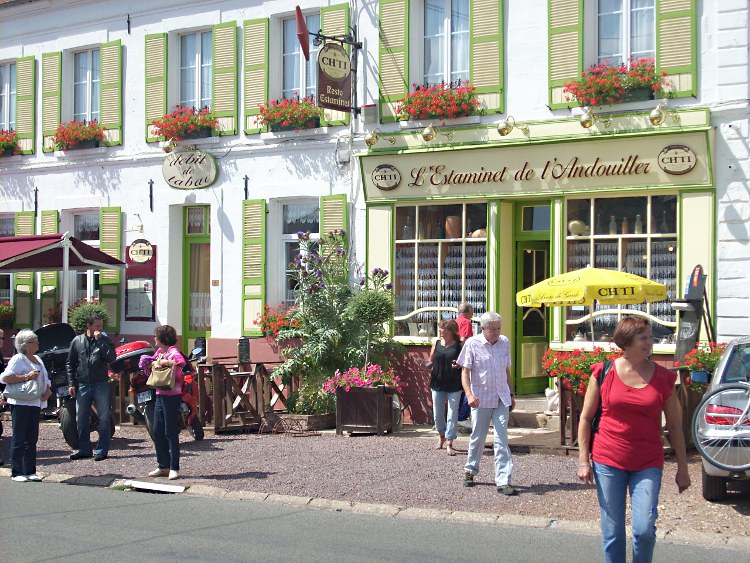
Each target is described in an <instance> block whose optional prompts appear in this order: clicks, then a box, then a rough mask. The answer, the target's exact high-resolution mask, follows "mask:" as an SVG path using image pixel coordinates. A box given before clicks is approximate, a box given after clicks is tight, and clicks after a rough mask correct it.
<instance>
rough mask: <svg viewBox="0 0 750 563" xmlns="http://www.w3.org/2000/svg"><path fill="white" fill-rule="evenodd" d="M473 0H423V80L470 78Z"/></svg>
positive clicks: (426, 81)
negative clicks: (471, 3)
mask: <svg viewBox="0 0 750 563" xmlns="http://www.w3.org/2000/svg"><path fill="white" fill-rule="evenodd" d="M469 6H470V0H424V8H423V17H422V37H423V38H424V41H423V49H422V65H421V66H422V84H425V85H428V84H429V85H432V84H439V83H441V82H454V83H455V82H459V81H467V80H469Z"/></svg>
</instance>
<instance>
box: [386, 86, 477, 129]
mask: <svg viewBox="0 0 750 563" xmlns="http://www.w3.org/2000/svg"><path fill="white" fill-rule="evenodd" d="M415 87H416V88H415V90H414V92H411V93H409V94H407V96H406V97H405V98H404V99H403V100H401V101H400V102H399V104H398V107H397V108H396V113H397V115H398V118H399V119H402V120H408V119H454V118H456V117H464V116H467V115H471V114H472V113H474V112H476V110H477V108H478V107H479V100H478V99H477V98H476V93H475V92H476V88H475V87H474V86H471V85H470V84H469V83H468V82H467V81H458V82H455V83H454V82H448V83H445V82H441V83H440V84H434V85H432V86H430V85H426V86H417V85H416V84H415Z"/></svg>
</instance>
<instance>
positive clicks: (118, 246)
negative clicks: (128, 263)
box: [99, 207, 124, 332]
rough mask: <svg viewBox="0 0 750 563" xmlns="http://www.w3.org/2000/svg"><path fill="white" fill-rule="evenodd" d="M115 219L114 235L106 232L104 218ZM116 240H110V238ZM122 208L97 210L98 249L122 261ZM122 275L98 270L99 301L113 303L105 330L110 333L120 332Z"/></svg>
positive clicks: (107, 224)
mask: <svg viewBox="0 0 750 563" xmlns="http://www.w3.org/2000/svg"><path fill="white" fill-rule="evenodd" d="M113 216H114V217H116V223H117V224H116V225H115V226H114V233H113V232H109V231H108V227H109V221H105V217H110V218H111V217H113ZM113 237H114V238H116V240H110V239H112V238H113ZM122 238H123V232H122V208H121V207H101V208H99V248H100V249H101V250H102V251H104V252H107V254H109V255H110V256H114V257H115V258H117V259H118V260H121V259H122ZM123 277H124V276H123V273H122V272H121V270H116V269H105V268H102V269H101V270H99V293H100V295H99V300H100V301H105V300H107V301H113V302H114V312H113V311H110V315H111V317H112V318H110V320H109V323H108V324H107V325H106V326H105V328H106V329H107V330H108V331H110V332H120V320H121V312H122V287H123Z"/></svg>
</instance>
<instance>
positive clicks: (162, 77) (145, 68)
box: [143, 33, 169, 143]
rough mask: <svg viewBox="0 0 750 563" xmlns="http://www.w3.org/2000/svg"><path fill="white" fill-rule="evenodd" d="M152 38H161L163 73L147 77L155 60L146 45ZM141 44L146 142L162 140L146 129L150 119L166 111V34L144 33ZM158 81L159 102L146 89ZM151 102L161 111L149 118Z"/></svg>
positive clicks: (167, 47) (167, 44) (164, 113)
mask: <svg viewBox="0 0 750 563" xmlns="http://www.w3.org/2000/svg"><path fill="white" fill-rule="evenodd" d="M154 39H161V40H162V48H161V53H160V54H161V59H162V62H161V64H162V68H163V69H164V74H160V75H158V76H155V77H152V78H149V77H148V74H149V72H148V71H149V67H150V66H151V65H152V64H154V62H155V61H153V60H150V59H149V58H148V49H147V45H148V42H149V40H154ZM143 45H144V49H143V59H144V65H143V83H144V86H145V92H144V96H143V99H144V109H145V115H146V142H147V143H154V142H156V141H163V140H165V139H164V137H150V136H149V134H148V132H149V131H148V130H149V125H151V121H152V120H153V119H158V118H159V117H161V116H162V115H166V113H167V74H168V68H167V65H168V60H169V59H168V57H167V54H168V49H169V41H168V35H167V34H166V33H152V34H149V35H146V37H145V38H144V43H143ZM158 54H159V53H157V56H158ZM159 83H161V84H162V97H161V101H160V102H159V101H158V100H157V101H154V100H152V99H151V97H150V96H149V91H148V85H149V84H159ZM151 104H153V105H159V106H160V107H161V111H160V112H159V113H160V115H158V116H157V117H152V118H151V119H149V117H148V115H149V112H148V108H149V105H151Z"/></svg>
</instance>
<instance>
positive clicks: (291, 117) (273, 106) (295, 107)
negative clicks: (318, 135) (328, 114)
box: [258, 94, 323, 131]
mask: <svg viewBox="0 0 750 563" xmlns="http://www.w3.org/2000/svg"><path fill="white" fill-rule="evenodd" d="M258 107H259V108H260V119H259V123H260V124H261V125H263V126H266V127H270V126H272V125H281V126H282V127H293V128H294V130H295V131H298V130H299V129H312V128H313V127H315V119H316V118H320V117H322V115H323V109H322V108H320V107H318V106H317V105H315V96H307V97H304V98H300V97H299V96H298V95H296V94H295V97H294V98H285V99H282V100H272V101H269V102H266V103H264V104H260V105H259V106H258Z"/></svg>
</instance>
